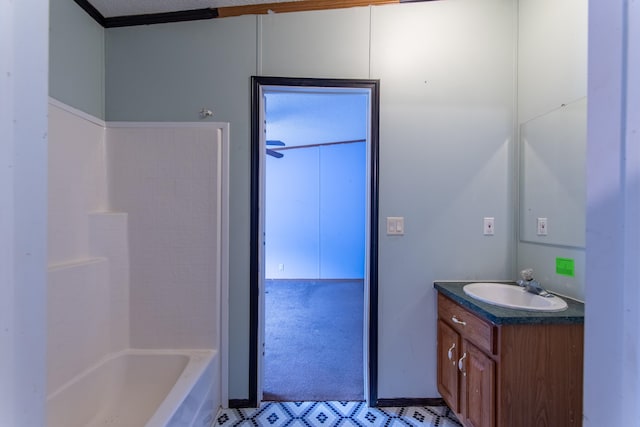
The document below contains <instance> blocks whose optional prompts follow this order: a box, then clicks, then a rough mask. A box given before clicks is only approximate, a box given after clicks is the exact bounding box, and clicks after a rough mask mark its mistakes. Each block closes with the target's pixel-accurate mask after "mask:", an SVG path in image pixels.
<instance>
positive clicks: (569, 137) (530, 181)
mask: <svg viewBox="0 0 640 427" xmlns="http://www.w3.org/2000/svg"><path fill="white" fill-rule="evenodd" d="M586 148H587V99H586V97H585V98H581V99H579V100H577V101H575V102H573V103H571V104H566V105H565V104H563V105H562V106H561V107H560V108H558V109H555V110H553V111H551V112H549V113H546V114H544V115H542V116H539V117H536V118H534V119H532V120H530V121H528V122H525V123H523V124H522V125H521V126H520V240H521V241H526V242H533V243H542V244H550V245H559V246H569V247H579V248H584V247H585V226H586V176H585V174H586V172H585V168H586V154H587V153H586V151H587V150H586ZM539 218H546V226H545V228H546V233H547V234H546V235H541V233H540V230H539Z"/></svg>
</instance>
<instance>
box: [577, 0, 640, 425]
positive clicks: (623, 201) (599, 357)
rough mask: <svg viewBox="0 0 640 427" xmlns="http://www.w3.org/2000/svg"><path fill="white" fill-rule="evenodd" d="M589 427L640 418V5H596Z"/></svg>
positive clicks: (619, 0)
mask: <svg viewBox="0 0 640 427" xmlns="http://www.w3.org/2000/svg"><path fill="white" fill-rule="evenodd" d="M589 16H590V18H589V42H590V43H589V113H588V120H589V122H588V123H589V125H588V154H587V166H588V167H587V184H588V185H587V189H588V193H587V257H586V275H585V277H586V292H585V299H586V319H585V322H586V323H585V369H584V374H585V376H584V420H583V421H584V422H583V424H584V425H585V426H586V427H591V426H599V425H634V424H637V423H638V419H640V405H639V403H640V402H639V396H640V375H639V372H640V313H639V310H638V307H640V293H639V284H640V270H639V268H640V267H639V266H640V264H639V263H638V258H639V257H640V221H639V218H640V212H639V211H640V200H639V194H640V180H639V179H638V177H639V176H640V169H639V165H640V152H639V150H638V147H640V140H639V135H640V101H639V100H640V87H639V85H638V78H637V76H638V75H640V46H639V44H638V43H639V41H640V4H639V3H638V2H628V1H623V0H591V1H590V2H589Z"/></svg>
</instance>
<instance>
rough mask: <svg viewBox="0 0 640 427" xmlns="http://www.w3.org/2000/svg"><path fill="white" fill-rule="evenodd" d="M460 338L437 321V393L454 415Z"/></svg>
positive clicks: (456, 411) (456, 401) (456, 402)
mask: <svg viewBox="0 0 640 427" xmlns="http://www.w3.org/2000/svg"><path fill="white" fill-rule="evenodd" d="M460 345H461V342H460V336H459V335H458V333H457V332H456V331H454V330H453V329H452V328H451V327H450V326H449V325H447V324H446V323H444V322H443V321H442V320H438V391H439V392H440V394H441V395H442V398H443V399H444V400H445V402H447V405H449V407H450V408H451V410H452V411H453V412H455V413H458V412H460V410H459V400H458V396H459V393H458V388H459V377H458V359H460V356H461V354H462V353H461V352H460Z"/></svg>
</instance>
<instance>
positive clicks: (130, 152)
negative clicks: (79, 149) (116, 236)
mask: <svg viewBox="0 0 640 427" xmlns="http://www.w3.org/2000/svg"><path fill="white" fill-rule="evenodd" d="M217 132H218V130H217V129H212V126H211V123H205V124H204V126H198V125H190V124H187V125H183V126H180V125H177V124H173V125H165V126H164V127H163V126H161V125H156V126H155V127H154V126H152V125H151V124H146V125H145V124H132V125H125V124H110V125H109V128H108V129H107V139H108V141H109V143H108V149H107V152H108V162H107V163H108V164H109V176H110V177H111V179H110V183H109V184H110V185H109V195H110V206H111V207H112V208H114V209H116V210H120V211H124V212H127V213H128V214H129V226H130V227H129V244H130V256H131V270H130V271H131V283H132V286H131V299H130V304H131V309H130V313H131V319H130V321H131V345H132V346H133V347H135V348H174V349H175V348H217V343H218V342H219V340H220V335H221V334H220V321H219V318H220V312H219V310H213V309H212V307H219V306H220V292H221V289H220V287H219V286H212V285H211V284H212V283H220V278H219V277H218V275H219V274H220V272H221V264H220V258H221V256H226V255H224V254H222V253H221V252H220V246H219V245H220V239H221V236H220V234H219V233H220V226H219V222H220V221H221V217H220V215H219V213H218V211H217V209H218V205H219V200H218V198H219V197H220V191H219V189H217V188H214V186H213V185H212V184H213V183H219V180H218V179H217V174H218V173H219V171H220V165H221V160H222V159H221V152H220V151H219V150H220V146H219V145H218V144H217V143H216V141H217V140H218V139H217Z"/></svg>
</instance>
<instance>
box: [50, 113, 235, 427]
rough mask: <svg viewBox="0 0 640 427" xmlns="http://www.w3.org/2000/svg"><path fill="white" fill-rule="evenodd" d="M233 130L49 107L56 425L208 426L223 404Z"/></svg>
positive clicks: (52, 412) (52, 400) (53, 410)
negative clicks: (112, 119)
mask: <svg viewBox="0 0 640 427" xmlns="http://www.w3.org/2000/svg"><path fill="white" fill-rule="evenodd" d="M228 134H229V128H228V124H226V123H212V122H209V123H204V122H203V123H160V124H158V123H120V124H118V123H105V122H102V121H100V120H98V119H95V118H93V117H90V116H87V115H86V114H84V113H82V112H79V111H77V110H74V109H73V108H70V107H68V106H66V105H64V104H60V103H58V102H57V101H55V100H51V101H50V104H49V195H50V197H49V212H48V220H49V236H48V237H49V239H48V240H49V248H48V254H49V255H48V256H49V268H48V291H47V317H48V318H47V328H48V329H47V426H48V427H97V426H112V427H182V426H184V427H210V426H211V425H212V424H213V422H214V417H215V415H216V413H217V411H218V409H219V408H220V407H221V406H226V381H225V378H226V374H224V373H225V372H226V366H225V364H226V361H225V358H224V357H221V356H220V351H219V349H220V348H221V347H223V348H226V344H225V343H226V342H227V334H226V320H225V319H226V316H228V315H227V312H226V310H227V308H226V304H223V303H222V302H223V301H226V299H227V295H228V290H227V281H228V279H227V278H228V267H227V266H226V265H227V261H226V258H227V254H228V237H227V235H228V233H227V229H228V219H227V218H228V202H227V200H228V178H227V177H228V153H229V150H228V142H229V140H228Z"/></svg>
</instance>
